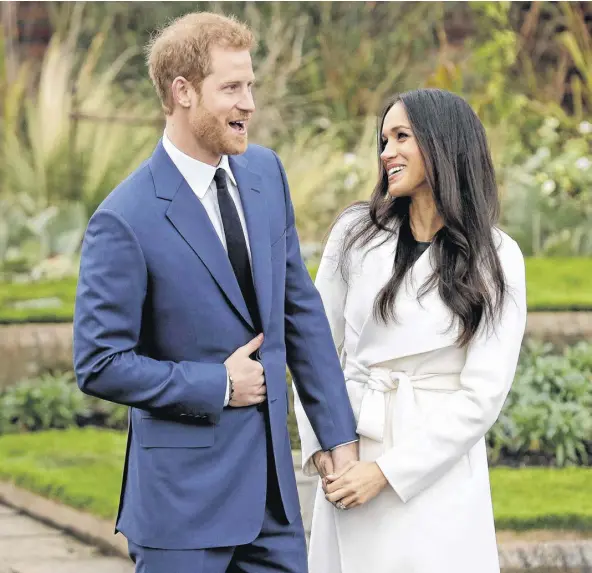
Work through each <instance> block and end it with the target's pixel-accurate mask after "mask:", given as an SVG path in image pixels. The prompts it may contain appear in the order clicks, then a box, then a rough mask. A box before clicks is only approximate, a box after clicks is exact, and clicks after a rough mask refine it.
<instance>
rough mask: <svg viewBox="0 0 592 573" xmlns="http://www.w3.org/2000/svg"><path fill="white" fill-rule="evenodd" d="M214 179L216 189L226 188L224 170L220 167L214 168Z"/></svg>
mask: <svg viewBox="0 0 592 573" xmlns="http://www.w3.org/2000/svg"><path fill="white" fill-rule="evenodd" d="M214 181H215V182H216V187H218V189H220V188H222V189H226V172H225V171H224V169H222V168H221V167H220V168H218V169H216V173H215V174H214Z"/></svg>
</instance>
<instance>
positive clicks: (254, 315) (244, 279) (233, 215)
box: [214, 169, 261, 333]
mask: <svg viewBox="0 0 592 573" xmlns="http://www.w3.org/2000/svg"><path fill="white" fill-rule="evenodd" d="M214 181H215V182H216V188H217V189H218V205H219V207H220V215H221V216H222V225H223V227H224V235H225V236H226V247H227V249H228V258H229V259H230V264H231V265H232V269H233V270H234V274H235V275H236V280H237V281H238V285H239V287H240V289H241V292H242V293H243V298H244V299H245V302H246V303H247V308H248V310H249V314H250V315H251V319H252V320H253V325H254V326H255V329H256V331H257V332H258V333H259V332H261V320H260V317H259V307H258V306H257V297H256V295H255V285H254V284H253V275H252V273H251V264H250V263H249V253H248V251H247V242H246V240H245V234H244V233H243V228H242V225H241V222H240V217H239V216H238V211H237V210H236V205H235V204H234V201H233V200H232V197H231V196H230V193H229V192H228V186H227V184H226V173H225V172H224V169H217V170H216V174H215V175H214Z"/></svg>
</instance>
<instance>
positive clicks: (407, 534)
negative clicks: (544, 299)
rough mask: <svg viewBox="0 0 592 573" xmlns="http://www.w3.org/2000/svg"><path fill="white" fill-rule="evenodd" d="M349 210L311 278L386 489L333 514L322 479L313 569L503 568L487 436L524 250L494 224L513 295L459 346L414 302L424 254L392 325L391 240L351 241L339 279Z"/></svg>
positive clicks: (305, 428)
mask: <svg viewBox="0 0 592 573" xmlns="http://www.w3.org/2000/svg"><path fill="white" fill-rule="evenodd" d="M352 217H353V216H352V215H346V216H345V217H342V218H341V220H340V221H339V222H338V223H337V225H336V226H335V227H334V229H333V230H332V233H331V236H330V238H329V241H328V243H327V246H326V248H325V252H324V254H323V258H322V261H321V264H320V267H319V271H318V274H317V279H316V286H317V288H318V290H319V292H320V293H321V296H322V299H323V303H324V306H325V311H326V313H327V317H328V319H329V322H330V326H331V330H332V334H333V338H334V342H335V345H336V347H337V349H338V350H339V352H340V356H341V359H342V365H343V367H344V372H345V379H346V386H347V390H348V394H349V396H350V400H351V403H352V407H353V410H354V413H355V415H356V420H357V422H358V428H357V430H358V434H359V435H360V444H359V445H360V458H361V459H362V460H365V461H376V462H377V463H378V464H379V466H380V468H381V469H382V471H383V473H384V474H385V476H386V478H387V480H388V482H389V485H388V486H387V487H386V488H385V489H384V490H383V491H382V492H381V493H380V494H379V495H378V496H377V497H375V498H374V499H373V500H372V501H370V502H369V503H368V504H366V505H363V506H360V507H357V508H354V509H351V510H347V511H340V510H337V509H335V508H334V507H333V505H331V504H330V503H329V502H327V501H326V500H325V497H324V493H323V491H322V489H321V487H320V482H319V487H318V489H317V496H316V499H315V506H314V512H313V520H312V532H311V540H310V547H309V568H310V573H499V563H498V556H497V547H496V538H495V531H494V523H493V512H492V504H491V494H490V486H489V475H488V466H487V457H486V450H485V441H484V436H485V434H486V432H487V431H488V430H489V428H490V427H491V426H492V425H493V423H494V422H495V420H496V419H497V417H498V415H499V412H500V410H501V408H502V406H503V403H504V400H505V398H506V396H507V394H508V392H509V390H510V387H511V384H512V380H513V377H514V373H515V370H516V365H517V362H518V354H519V351H520V344H521V341H522V337H523V334H524V329H525V325H526V294H525V276H524V260H523V257H522V254H521V252H520V249H519V248H518V245H517V244H516V243H515V242H514V241H513V240H512V239H511V238H510V237H509V236H507V235H506V234H504V233H503V232H501V231H499V230H497V229H496V230H495V232H494V238H495V240H496V244H497V245H499V247H498V252H499V255H500V259H501V262H502V266H503V269H504V273H505V275H506V282H507V283H508V285H509V291H510V292H509V294H508V297H507V300H506V302H505V304H504V308H503V310H502V316H501V321H500V324H499V325H498V327H497V328H496V329H495V331H493V332H492V331H488V330H487V329H486V328H480V330H479V331H478V333H477V335H476V336H475V338H474V339H473V341H472V342H471V344H470V345H469V346H468V348H463V349H461V348H459V347H458V346H457V345H456V343H455V339H456V335H457V334H458V325H457V324H456V323H455V324H453V327H452V328H448V327H449V325H450V320H451V314H450V312H449V310H448V309H447V308H446V306H445V305H444V303H443V302H442V300H441V299H440V297H439V295H438V293H437V291H435V290H433V291H431V292H430V293H428V294H427V295H426V296H425V297H424V298H423V299H422V300H421V303H419V302H418V301H417V289H418V288H419V287H420V286H421V285H422V284H423V282H424V280H425V278H427V277H428V276H429V274H430V273H431V271H432V269H433V266H432V260H431V256H430V255H431V249H430V248H428V249H427V251H425V252H424V253H423V254H422V255H421V256H420V258H419V259H418V260H417V262H416V263H415V265H414V267H413V269H412V271H411V276H410V280H408V281H407V283H406V284H405V286H404V288H402V290H401V292H400V293H399V295H398V296H397V300H396V303H395V305H396V312H397V322H396V323H395V322H393V323H391V324H388V325H385V324H383V323H381V322H379V321H376V320H375V318H374V316H373V313H372V305H373V303H374V299H375V297H376V295H377V293H378V292H379V291H380V289H381V288H382V286H383V285H384V284H385V283H386V281H387V280H388V279H389V277H390V276H391V274H392V264H393V260H394V253H395V248H396V242H397V239H396V237H391V238H389V240H388V241H387V242H386V243H385V244H383V245H381V246H378V247H377V248H376V249H374V250H370V247H366V248H365V249H364V250H363V251H362V250H359V249H357V250H356V249H354V250H353V251H352V252H351V265H350V274H349V276H348V280H347V283H346V282H345V281H344V280H343V279H342V277H341V272H340V270H338V269H337V258H338V251H339V247H340V245H341V243H342V241H343V238H344V236H345V233H346V232H347V231H348V229H349V226H350V225H351V222H352ZM383 238H384V237H382V238H377V239H376V240H375V241H374V242H373V243H372V245H373V246H375V245H378V244H379V243H380V242H381V241H382V239H383ZM295 409H296V416H297V420H298V427H299V432H300V438H301V442H302V459H303V470H304V472H305V473H306V474H308V475H314V474H316V470H315V468H314V465H313V463H312V459H311V458H312V455H313V454H314V452H316V451H318V450H320V449H321V447H320V445H319V442H318V441H317V438H316V436H315V434H314V431H313V430H312V427H311V425H310V423H309V422H308V419H307V417H306V414H305V408H303V405H302V404H301V402H300V400H299V398H298V395H297V393H296V392H295Z"/></svg>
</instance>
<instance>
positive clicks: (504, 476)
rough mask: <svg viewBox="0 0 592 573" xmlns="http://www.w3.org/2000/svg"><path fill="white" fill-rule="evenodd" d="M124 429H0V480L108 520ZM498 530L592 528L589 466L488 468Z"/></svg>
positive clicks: (116, 488)
mask: <svg viewBox="0 0 592 573" xmlns="http://www.w3.org/2000/svg"><path fill="white" fill-rule="evenodd" d="M125 439H126V438H125V434H123V433H120V432H114V431H107V430H98V429H94V428H85V429H73V430H65V431H59V430H54V431H49V432H39V433H32V434H10V435H4V436H0V479H5V480H9V481H12V482H14V483H15V484H17V485H19V486H21V487H23V488H25V489H29V490H31V491H34V492H36V493H40V494H42V495H44V496H46V497H49V498H53V499H56V500H59V501H62V502H63V503H65V504H68V505H71V506H73V507H76V508H78V509H83V510H86V511H89V512H90V513H93V514H95V515H97V516H100V517H104V518H108V519H113V518H114V517H115V513H116V511H117V503H118V501H119V487H120V483H121V471H122V466H123V457H124V454H125ZM491 485H492V491H493V501H494V511H495V518H496V523H497V527H498V528H499V529H516V530H527V529H546V528H548V529H558V528H565V529H576V530H586V531H592V496H591V495H590V492H591V491H592V468H568V469H563V470H556V469H546V468H529V469H521V470H512V469H506V468H494V469H493V470H492V471H491Z"/></svg>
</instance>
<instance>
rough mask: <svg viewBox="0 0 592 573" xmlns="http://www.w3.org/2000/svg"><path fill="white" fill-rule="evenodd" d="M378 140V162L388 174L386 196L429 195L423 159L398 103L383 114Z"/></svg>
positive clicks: (403, 110) (401, 105)
mask: <svg viewBox="0 0 592 573" xmlns="http://www.w3.org/2000/svg"><path fill="white" fill-rule="evenodd" d="M381 137H382V142H383V152H382V153H381V154H380V159H381V161H382V163H383V165H384V169H385V171H386V173H387V177H388V193H389V195H390V196H391V197H412V196H413V195H415V194H416V193H418V192H425V191H427V192H429V193H430V194H431V190H430V186H429V184H428V182H427V179H426V171H425V164H424V161H423V157H422V156H421V152H420V150H419V146H418V145H417V140H416V139H415V136H414V135H413V131H411V126H410V123H409V119H408V117H407V112H406V111H405V106H404V105H403V103H402V102H400V101H398V102H397V103H396V104H395V105H393V107H391V109H390V110H389V111H388V113H387V114H386V116H385V118H384V122H383V125H382V134H381Z"/></svg>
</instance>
